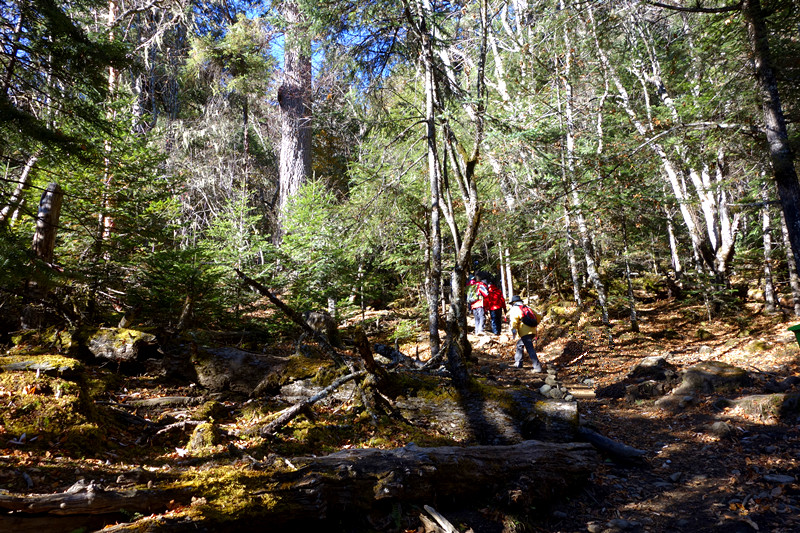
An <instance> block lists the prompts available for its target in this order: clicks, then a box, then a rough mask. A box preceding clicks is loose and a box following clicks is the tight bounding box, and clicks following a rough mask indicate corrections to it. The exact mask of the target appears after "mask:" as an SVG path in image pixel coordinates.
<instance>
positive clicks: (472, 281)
mask: <svg viewBox="0 0 800 533" xmlns="http://www.w3.org/2000/svg"><path fill="white" fill-rule="evenodd" d="M488 294H489V290H488V289H487V288H486V284H484V283H483V282H481V281H478V280H477V279H476V278H475V276H470V277H469V289H468V290H467V303H468V304H469V307H470V309H472V314H473V315H474V316H475V335H481V334H482V333H483V326H484V324H485V323H486V314H485V312H484V309H483V299H484V298H486V295H488Z"/></svg>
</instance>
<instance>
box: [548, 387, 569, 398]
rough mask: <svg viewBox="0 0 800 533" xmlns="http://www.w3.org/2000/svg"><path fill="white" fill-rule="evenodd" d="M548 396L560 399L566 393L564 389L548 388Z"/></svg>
mask: <svg viewBox="0 0 800 533" xmlns="http://www.w3.org/2000/svg"><path fill="white" fill-rule="evenodd" d="M549 396H550V397H551V398H553V399H555V400H561V399H563V398H564V396H566V394H564V391H563V390H561V389H550V393H549Z"/></svg>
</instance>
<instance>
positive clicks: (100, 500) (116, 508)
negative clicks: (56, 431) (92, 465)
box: [0, 481, 187, 516]
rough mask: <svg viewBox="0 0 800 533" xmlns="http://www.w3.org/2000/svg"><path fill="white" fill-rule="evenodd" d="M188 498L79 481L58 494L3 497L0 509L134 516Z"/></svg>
mask: <svg viewBox="0 0 800 533" xmlns="http://www.w3.org/2000/svg"><path fill="white" fill-rule="evenodd" d="M181 496H182V497H181ZM186 498H187V494H186V493H185V492H181V491H175V490H170V491H165V490H156V489H153V490H135V489H132V490H122V491H114V490H105V489H103V488H102V487H100V486H98V485H94V484H93V483H90V484H88V485H87V484H85V483H83V482H82V481H79V482H78V483H76V484H75V485H73V486H72V487H70V488H69V489H67V490H66V491H64V492H59V493H56V494H16V495H15V494H0V509H5V510H7V511H16V512H18V513H30V514H44V513H46V514H52V515H61V516H67V515H98V514H110V513H119V512H120V511H121V510H123V509H124V510H125V511H126V512H132V513H151V512H156V511H163V510H165V509H166V505H167V503H168V502H169V501H170V500H176V501H177V500H178V499H182V500H185V499H186Z"/></svg>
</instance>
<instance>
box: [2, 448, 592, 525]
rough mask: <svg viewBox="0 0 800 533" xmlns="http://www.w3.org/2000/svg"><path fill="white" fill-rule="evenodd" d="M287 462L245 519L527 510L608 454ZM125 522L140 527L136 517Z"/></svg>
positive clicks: (60, 509)
mask: <svg viewBox="0 0 800 533" xmlns="http://www.w3.org/2000/svg"><path fill="white" fill-rule="evenodd" d="M284 462H285V464H286V465H289V468H288V469H287V470H282V471H277V472H274V473H269V474H267V475H266V476H265V477H264V479H263V481H262V488H259V489H256V488H255V487H252V486H251V487H250V492H249V494H250V496H251V498H252V500H251V502H250V505H249V506H248V508H247V509H245V510H242V516H240V517H238V521H239V523H238V525H241V526H243V527H244V526H246V525H247V524H250V523H251V522H252V524H262V525H263V524H265V523H269V524H270V526H271V527H277V526H281V525H284V526H285V525H286V524H301V523H306V524H307V523H313V522H317V521H320V520H325V519H332V520H350V521H352V520H357V519H358V518H359V517H363V516H365V514H366V513H367V511H369V512H373V513H374V512H380V511H383V512H385V513H386V514H387V516H388V515H390V514H391V513H392V512H393V510H395V509H396V505H398V504H408V505H419V506H422V505H436V506H437V508H442V509H443V508H446V507H449V508H452V507H454V506H458V507H463V506H471V505H478V504H487V503H492V504H494V505H497V506H502V507H505V508H507V509H527V508H530V507H531V506H533V505H536V506H539V505H543V504H546V503H547V502H552V501H554V500H556V499H558V498H560V497H562V496H564V495H565V494H568V493H570V492H574V491H575V490H576V489H578V488H579V487H580V486H581V485H582V484H583V483H585V482H586V480H587V479H588V477H589V475H590V474H591V473H592V472H593V471H594V470H595V468H596V467H597V466H598V464H599V462H600V460H599V455H598V453H597V452H596V451H595V450H594V449H593V448H592V447H591V446H590V445H588V444H586V443H562V444H559V443H545V442H539V441H525V442H522V443H520V444H515V445H509V446H470V447H459V446H446V447H437V448H420V447H417V446H414V445H413V444H412V445H408V446H406V447H403V448H396V449H392V450H378V449H352V450H344V451H340V452H337V453H333V454H331V455H327V456H324V457H300V458H293V459H292V460H291V461H284ZM274 468H275V467H274V463H270V464H262V463H257V462H256V463H254V464H253V465H252V469H254V470H264V471H267V470H268V469H274ZM193 491H195V494H188V493H187V492H182V493H176V492H175V491H174V490H173V491H159V490H157V489H153V490H147V491H121V492H114V491H109V490H101V489H99V488H98V487H95V488H94V489H91V490H90V488H89V487H87V488H85V489H84V488H81V489H80V490H79V491H77V492H73V493H70V492H69V491H67V492H64V493H59V494H50V495H43V494H38V495H8V494H2V495H0V508H2V509H7V510H11V511H16V513H15V514H14V516H16V517H20V516H24V515H25V514H26V513H31V514H33V513H37V514H41V513H48V514H51V515H67V514H80V513H83V514H92V513H101V512H106V513H118V512H119V511H120V510H121V509H125V510H126V511H127V512H137V511H138V512H142V513H149V512H156V513H157V512H159V511H158V509H161V511H162V512H163V511H165V510H166V508H167V507H168V506H169V505H170V504H172V505H174V504H175V503H176V502H186V501H187V499H191V497H192V496H196V497H197V500H198V501H201V500H202V499H203V497H204V494H203V492H202V488H197V487H195V488H194V489H193ZM171 500H174V501H172V502H171ZM194 516H195V517H196V520H197V521H198V522H201V525H202V526H204V527H207V528H213V527H214V524H213V523H211V522H212V519H211V518H203V511H202V506H200V507H198V508H196V509H195V514H194ZM245 517H247V518H245ZM227 519H229V520H230V519H234V520H236V519H237V517H227ZM244 522H247V524H245V523H244ZM252 524H251V525H252ZM194 525H195V526H197V525H198V524H197V523H195V524H194ZM175 526H176V524H175V523H174V522H173V523H171V524H170V523H169V522H167V523H165V524H164V529H160V528H159V527H158V525H157V522H152V521H151V522H149V523H148V531H151V532H158V531H169V530H171V529H172V528H173V527H175ZM117 530H118V531H138V529H136V527H133V526H132V527H131V528H125V527H120V528H119V529H117Z"/></svg>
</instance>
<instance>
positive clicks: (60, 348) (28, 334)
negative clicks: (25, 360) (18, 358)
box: [8, 327, 79, 355]
mask: <svg viewBox="0 0 800 533" xmlns="http://www.w3.org/2000/svg"><path fill="white" fill-rule="evenodd" d="M11 343H12V344H13V346H12V348H11V349H10V350H9V352H8V353H9V354H11V355H26V354H27V355H39V354H47V353H58V354H72V355H74V354H76V353H77V351H78V345H79V342H78V340H77V337H76V336H75V335H73V333H72V332H71V331H69V330H66V329H59V328H54V327H50V328H47V329H44V330H37V329H24V330H20V331H15V332H14V333H12V334H11Z"/></svg>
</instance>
